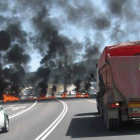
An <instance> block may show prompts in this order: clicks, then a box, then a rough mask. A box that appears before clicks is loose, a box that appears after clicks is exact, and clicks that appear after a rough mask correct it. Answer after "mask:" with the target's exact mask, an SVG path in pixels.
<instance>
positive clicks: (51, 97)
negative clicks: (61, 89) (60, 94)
mask: <svg viewBox="0 0 140 140" xmlns="http://www.w3.org/2000/svg"><path fill="white" fill-rule="evenodd" d="M55 98H56V97H55V96H50V97H48V99H55Z"/></svg>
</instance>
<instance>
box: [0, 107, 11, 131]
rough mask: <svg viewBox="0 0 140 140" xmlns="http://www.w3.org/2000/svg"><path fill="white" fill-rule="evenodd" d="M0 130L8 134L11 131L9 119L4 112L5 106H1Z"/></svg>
mask: <svg viewBox="0 0 140 140" xmlns="http://www.w3.org/2000/svg"><path fill="white" fill-rule="evenodd" d="M0 129H1V130H2V132H3V133H6V132H8V131H9V117H8V115H7V114H6V113H5V112H4V110H3V106H0Z"/></svg>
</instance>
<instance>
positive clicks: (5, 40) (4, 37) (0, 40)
mask: <svg viewBox="0 0 140 140" xmlns="http://www.w3.org/2000/svg"><path fill="white" fill-rule="evenodd" d="M10 44H11V37H10V35H9V34H8V33H7V32H6V31H4V30H3V31H0V51H6V50H8V49H9V47H10Z"/></svg>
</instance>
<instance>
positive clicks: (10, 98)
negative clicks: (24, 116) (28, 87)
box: [3, 94, 19, 102]
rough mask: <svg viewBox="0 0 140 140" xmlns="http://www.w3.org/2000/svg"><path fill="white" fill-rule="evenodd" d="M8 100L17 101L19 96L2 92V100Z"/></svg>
mask: <svg viewBox="0 0 140 140" xmlns="http://www.w3.org/2000/svg"><path fill="white" fill-rule="evenodd" d="M8 101H19V98H18V97H15V96H13V95H6V94H3V102H8Z"/></svg>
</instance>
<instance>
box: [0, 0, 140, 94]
mask: <svg viewBox="0 0 140 140" xmlns="http://www.w3.org/2000/svg"><path fill="white" fill-rule="evenodd" d="M139 5H140V4H139V2H136V1H127V0H113V1H112V0H109V1H103V0H100V1H98V2H96V3H95V1H93V0H87V1H85V0H65V1H64V0H53V1H51V0H44V1H41V2H40V1H38V0H34V1H28V0H22V1H18V0H12V1H10V0H1V1H0V25H1V26H0V53H1V58H0V63H1V65H0V71H1V74H0V78H1V81H3V82H4V81H6V80H9V82H10V83H16V84H14V85H18V84H17V83H18V82H19V81H21V79H22V78H23V77H24V76H25V75H26V72H29V71H30V69H29V67H31V68H32V71H33V70H34V71H37V72H36V73H37V74H36V76H37V77H40V78H41V81H40V82H43V83H45V84H46V85H47V84H48V82H49V78H50V77H52V75H53V78H54V80H53V82H54V83H58V82H60V81H62V82H64V83H66V84H67V83H72V82H74V81H73V79H74V80H76V79H78V77H80V76H81V75H83V74H85V73H86V74H89V73H91V72H93V71H94V68H93V67H92V66H91V67H92V68H88V69H87V67H88V66H89V65H91V63H90V61H92V62H95V61H96V60H97V59H98V57H99V54H100V51H101V50H102V49H103V47H104V46H105V45H111V44H114V43H121V42H126V41H136V40H139V37H140V34H139V30H138V29H139V19H140V15H139V14H138V13H139ZM133 25H135V26H133ZM35 52H36V53H37V54H38V55H39V56H40V58H41V59H38V58H37V57H36V55H34V57H33V55H32V54H33V53H35ZM31 58H32V59H31ZM33 61H38V62H40V67H39V68H37V67H33V65H32V62H33ZM80 62H82V63H80ZM35 63H36V62H35ZM84 63H86V65H85V64H84ZM93 65H94V64H93ZM55 69H57V72H55V74H53V73H54V71H55ZM5 71H6V72H7V73H8V74H7V77H5V74H4V72H5ZM44 71H46V73H45V72H44ZM13 75H14V76H13ZM9 77H18V78H17V79H18V80H17V82H12V81H13V80H14V78H11V79H10V78H9ZM12 79H13V80H12ZM19 83H20V84H22V82H19ZM1 84H2V85H5V84H4V83H1ZM1 91H3V88H2V89H1Z"/></svg>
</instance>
